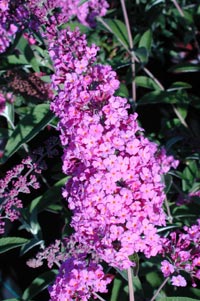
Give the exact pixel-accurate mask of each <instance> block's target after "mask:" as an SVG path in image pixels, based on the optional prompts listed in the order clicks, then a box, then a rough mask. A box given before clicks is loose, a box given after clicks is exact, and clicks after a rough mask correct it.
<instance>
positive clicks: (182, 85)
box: [167, 82, 192, 91]
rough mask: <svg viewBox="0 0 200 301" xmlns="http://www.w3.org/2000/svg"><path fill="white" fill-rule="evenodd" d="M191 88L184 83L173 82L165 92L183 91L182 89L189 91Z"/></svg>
mask: <svg viewBox="0 0 200 301" xmlns="http://www.w3.org/2000/svg"><path fill="white" fill-rule="evenodd" d="M191 88H192V86H191V85H190V84H188V83H185V82H175V83H173V84H172V85H171V86H170V87H169V89H167V91H174V90H183V89H191Z"/></svg>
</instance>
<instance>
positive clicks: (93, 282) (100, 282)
mask: <svg viewBox="0 0 200 301" xmlns="http://www.w3.org/2000/svg"><path fill="white" fill-rule="evenodd" d="M111 280H112V278H111V277H108V276H105V274H104V272H103V268H102V267H101V265H99V264H97V263H96V262H94V261H92V260H89V259H86V255H85V254H82V255H81V256H80V259H78V258H74V257H71V258H69V259H67V260H66V261H65V262H64V263H63V264H62V266H61V268H60V271H59V274H58V276H57V278H56V281H55V283H54V284H53V285H52V286H51V287H50V288H49V293H50V296H51V301H66V300H68V301H75V300H76V301H87V300H88V299H89V298H90V297H91V296H92V295H93V294H94V293H96V292H100V293H105V292H107V289H106V286H107V284H108V283H110V282H111Z"/></svg>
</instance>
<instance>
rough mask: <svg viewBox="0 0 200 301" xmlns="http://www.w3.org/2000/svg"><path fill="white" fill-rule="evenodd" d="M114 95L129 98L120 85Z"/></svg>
mask: <svg viewBox="0 0 200 301" xmlns="http://www.w3.org/2000/svg"><path fill="white" fill-rule="evenodd" d="M116 95H119V96H121V97H126V98H128V97H129V92H128V89H127V87H126V85H125V84H122V83H120V87H119V89H118V90H117V91H116Z"/></svg>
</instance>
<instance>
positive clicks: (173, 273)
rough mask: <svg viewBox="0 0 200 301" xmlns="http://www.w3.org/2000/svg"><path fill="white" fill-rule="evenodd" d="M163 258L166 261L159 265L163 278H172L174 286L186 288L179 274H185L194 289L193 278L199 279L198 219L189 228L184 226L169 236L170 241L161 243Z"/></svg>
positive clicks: (199, 233)
mask: <svg viewBox="0 0 200 301" xmlns="http://www.w3.org/2000/svg"><path fill="white" fill-rule="evenodd" d="M163 256H164V257H167V258H168V260H163V261H162V263H161V271H162V273H163V275H164V276H165V277H172V278H171V282H172V284H173V285H174V286H186V285H187V282H186V279H185V278H184V277H183V276H182V275H180V273H183V272H184V273H187V274H189V275H190V277H191V279H192V286H193V287H195V286H196V283H195V278H196V279H200V219H199V220H197V224H196V225H193V226H191V227H187V226H185V227H184V228H183V230H182V231H180V230H178V231H176V232H172V233H171V234H170V239H169V238H166V239H165V241H163Z"/></svg>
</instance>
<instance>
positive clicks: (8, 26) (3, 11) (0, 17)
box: [0, 0, 18, 53]
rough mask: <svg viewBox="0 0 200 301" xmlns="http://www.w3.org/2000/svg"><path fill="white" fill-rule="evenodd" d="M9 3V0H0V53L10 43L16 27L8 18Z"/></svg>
mask: <svg viewBox="0 0 200 301" xmlns="http://www.w3.org/2000/svg"><path fill="white" fill-rule="evenodd" d="M9 5H10V1H9V0H0V53H2V52H4V51H5V50H6V48H7V47H8V46H9V45H10V40H11V38H12V37H14V36H15V33H16V32H17V29H18V28H17V26H16V25H15V24H14V23H13V22H12V20H11V18H10V13H9Z"/></svg>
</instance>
